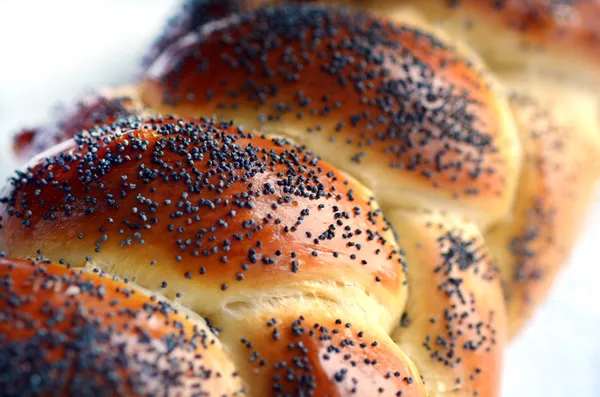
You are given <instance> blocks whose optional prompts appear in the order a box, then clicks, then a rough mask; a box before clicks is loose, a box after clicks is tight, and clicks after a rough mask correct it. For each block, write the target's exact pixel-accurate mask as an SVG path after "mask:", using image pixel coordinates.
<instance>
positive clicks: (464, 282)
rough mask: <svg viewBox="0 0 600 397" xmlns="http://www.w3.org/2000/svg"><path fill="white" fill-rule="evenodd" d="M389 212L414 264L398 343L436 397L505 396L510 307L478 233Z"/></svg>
mask: <svg viewBox="0 0 600 397" xmlns="http://www.w3.org/2000/svg"><path fill="white" fill-rule="evenodd" d="M388 213H389V217H390V220H391V221H392V222H393V224H394V225H395V226H397V227H398V236H399V239H400V241H402V248H403V250H404V251H405V253H406V258H407V261H408V263H409V264H410V265H411V267H410V269H409V272H408V273H407V281H408V287H409V291H410V293H409V297H408V302H407V304H406V309H405V311H404V313H403V315H402V318H401V321H400V324H399V326H398V327H397V328H396V330H395V331H394V332H393V333H392V338H393V339H394V340H395V341H396V343H398V345H399V346H400V347H401V349H402V350H403V351H404V352H406V354H407V355H408V356H409V357H411V358H412V359H413V360H414V362H415V364H416V365H417V367H418V368H419V370H420V371H421V374H422V376H423V378H424V381H425V387H426V389H427V391H428V392H429V393H430V395H436V393H441V394H442V395H444V396H446V395H447V396H490V397H492V396H499V395H500V383H499V382H500V377H499V376H498V374H499V373H501V371H502V361H503V356H504V354H503V351H504V345H505V343H506V317H505V312H504V301H503V296H502V289H501V283H500V280H501V279H500V273H499V271H498V268H497V266H496V265H495V262H494V260H493V258H492V256H491V255H490V254H489V253H488V249H487V247H486V244H485V241H484V239H483V237H482V236H481V234H480V233H479V231H478V229H477V227H476V226H475V225H473V224H469V223H467V222H464V221H461V220H459V219H456V218H453V217H449V216H444V215H440V214H426V213H421V214H419V213H414V212H407V211H389V212H388ZM420 285H428V286H429V287H428V288H419V287H417V286H420Z"/></svg>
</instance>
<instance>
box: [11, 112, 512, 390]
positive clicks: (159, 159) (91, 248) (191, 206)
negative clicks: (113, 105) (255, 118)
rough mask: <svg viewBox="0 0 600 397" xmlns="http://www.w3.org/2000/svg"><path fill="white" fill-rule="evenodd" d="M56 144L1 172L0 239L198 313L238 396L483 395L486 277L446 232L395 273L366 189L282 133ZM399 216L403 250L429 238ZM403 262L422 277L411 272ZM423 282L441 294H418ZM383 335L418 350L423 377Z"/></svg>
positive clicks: (475, 253) (167, 127)
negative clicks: (216, 338)
mask: <svg viewBox="0 0 600 397" xmlns="http://www.w3.org/2000/svg"><path fill="white" fill-rule="evenodd" d="M61 149H62V150H58V148H54V149H52V151H48V152H45V153H44V154H43V155H42V156H40V157H39V159H38V160H35V161H34V162H32V163H31V164H30V165H29V166H28V167H27V171H25V172H23V173H19V174H18V175H17V177H15V178H13V180H12V186H11V187H10V188H9V190H8V192H7V194H6V195H5V198H4V199H2V202H3V209H2V212H1V214H2V223H1V228H0V246H2V247H3V248H4V249H5V250H6V252H7V253H8V254H9V255H12V256H16V257H25V256H28V255H43V256H44V257H47V258H49V259H51V260H54V261H56V262H60V263H65V264H68V265H70V266H72V267H88V268H100V269H102V271H105V272H107V273H110V274H114V275H117V276H120V277H122V278H125V279H128V280H130V281H133V282H135V283H136V284H138V285H140V286H142V287H144V288H146V289H148V290H151V291H154V292H156V293H160V294H163V295H165V296H166V297H168V298H171V299H174V300H176V301H177V302H178V303H179V304H181V305H183V306H185V307H187V308H188V309H190V310H193V311H194V312H196V313H198V314H200V315H201V316H203V317H208V319H209V320H210V323H211V324H212V326H213V327H215V328H218V329H219V332H220V335H221V336H222V337H221V339H222V341H223V342H224V343H225V344H226V346H227V350H228V351H230V352H231V353H232V360H233V362H234V363H235V364H236V368H237V369H238V371H239V374H240V376H241V378H242V379H243V380H244V381H245V382H246V383H247V384H248V387H249V390H250V394H251V395H265V394H269V391H270V390H272V391H273V395H279V394H278V393H279V392H281V393H284V392H287V393H290V394H292V395H306V394H307V393H309V391H312V392H313V393H314V394H315V395H328V394H332V395H336V393H337V394H340V395H348V394H352V390H356V391H357V393H358V395H365V396H368V395H379V394H381V395H403V396H407V395H408V396H413V395H414V396H425V395H426V394H425V393H426V391H427V393H428V395H436V394H437V393H438V392H442V391H445V390H455V391H456V393H454V394H451V395H463V394H464V393H469V394H472V393H476V392H478V390H480V389H481V390H485V391H486V393H487V391H488V390H489V391H490V393H489V394H488V395H491V396H493V395H496V394H497V393H498V388H497V384H498V377H499V376H500V369H499V365H500V363H501V358H502V352H503V347H504V343H505V333H506V331H505V328H506V320H505V316H504V302H503V300H502V295H501V290H500V282H499V279H498V278H497V277H494V271H493V269H491V268H490V269H488V265H489V264H488V263H486V259H485V258H486V254H485V247H484V246H483V245H482V246H479V244H478V243H474V245H473V246H471V243H470V242H471V239H472V238H473V237H471V236H472V234H473V232H472V231H471V232H469V228H468V227H466V226H463V224H462V222H460V221H456V222H455V223H454V225H453V228H452V233H453V236H452V241H449V242H442V243H441V244H440V246H439V247H437V249H436V250H435V252H436V253H437V254H435V255H432V256H426V257H419V256H418V255H415V256H414V258H413V259H412V260H413V261H414V262H413V264H412V265H411V264H410V263H408V262H406V261H405V259H404V252H403V248H402V246H400V247H399V246H398V245H397V243H396V239H395V236H394V234H393V232H392V229H391V228H390V226H389V225H388V222H387V221H386V219H385V218H384V217H383V214H382V213H381V211H380V210H379V208H378V206H377V202H376V201H375V198H374V197H373V196H372V194H371V192H370V191H369V190H368V189H367V188H366V187H364V186H363V185H361V184H360V183H359V182H358V181H355V180H354V179H352V178H351V177H349V176H347V175H345V174H344V173H343V172H342V171H340V170H339V169H337V168H335V167H333V166H331V165H328V164H327V163H325V162H323V161H322V160H319V159H318V158H317V157H315V156H314V155H313V154H311V153H310V152H306V151H304V150H303V149H301V148H299V147H296V146H294V145H291V144H290V143H287V142H286V141H284V140H281V139H277V138H272V139H267V138H262V137H260V136H256V135H253V134H251V133H244V132H243V131H242V130H241V129H239V128H237V127H234V126H232V125H230V124H227V123H225V124H219V125H217V124H214V123H213V122H211V121H209V120H197V121H195V122H192V121H186V120H184V119H177V118H173V117H166V118H164V119H158V118H156V119H138V120H135V119H129V120H120V121H118V122H116V123H114V124H112V125H111V126H110V127H108V128H107V127H94V128H92V129H91V130H90V131H89V132H85V133H84V134H82V135H78V136H77V137H76V138H75V139H74V140H73V141H72V142H71V143H70V144H65V145H62V147H61ZM411 214H412V213H411ZM415 216H416V215H415ZM426 218H427V217H426V216H425V215H423V219H426ZM397 219H398V222H397V223H396V224H395V225H394V226H395V228H396V230H398V231H402V230H403V229H404V228H405V227H406V231H404V232H400V233H406V234H407V235H410V236H411V238H412V240H411V241H420V240H421V239H422V240H423V241H430V240H431V239H435V238H437V235H433V233H429V234H428V233H427V232H424V231H421V230H420V229H419V227H417V226H415V225H413V223H411V222H409V221H405V220H404V219H403V218H401V217H398V218H397ZM419 219H421V218H419ZM463 227H464V230H465V235H464V236H463V235H462V234H461V233H462V229H463ZM472 228H473V227H471V229H472ZM436 232H437V231H436ZM467 239H468V240H467ZM73 242H77V244H74V243H73ZM457 250H458V251H457ZM420 260H424V261H430V260H433V261H435V262H436V265H435V266H434V263H433V262H431V263H428V264H425V263H420V262H419V261H420ZM410 266H414V267H415V269H417V268H419V267H423V269H431V270H432V271H430V272H429V271H423V272H422V271H419V270H415V271H414V272H415V276H416V277H414V278H410V277H411V276H410V275H411V270H410V269H409V267H410ZM437 266H439V267H442V268H443V271H442V272H441V273H439V274H437V275H436V272H434V271H433V268H434V267H437ZM479 274H481V277H480V276H479ZM488 274H489V276H488ZM407 275H409V278H408V279H407ZM463 278H464V282H461V281H462V280H463ZM444 280H446V281H444ZM479 284H481V285H479ZM438 285H439V288H442V292H441V293H439V294H430V293H428V292H427V291H431V290H432V289H435V288H438ZM484 285H485V287H484ZM446 288H447V289H446ZM411 291H414V292H411ZM407 295H408V296H412V298H411V299H416V300H419V301H421V302H420V303H419V306H418V307H419V308H420V310H418V311H417V312H413V311H412V310H413V308H410V309H409V308H408V307H407V306H406V297H407ZM453 296H455V297H456V296H461V297H462V296H464V297H465V298H466V300H465V301H462V300H461V299H458V300H457V299H455V298H453ZM430 299H432V300H434V301H435V302H427V301H428V300H430ZM404 312H406V313H409V314H408V315H409V316H411V317H412V316H414V317H417V316H423V318H425V319H427V322H428V323H426V324H424V323H422V322H420V321H418V320H417V319H416V318H415V324H419V325H418V327H415V328H413V327H412V325H411V324H407V323H406V315H405V316H402V313H404ZM444 316H450V317H452V316H455V317H454V318H452V319H449V318H447V319H446V320H444ZM271 319H274V320H271ZM436 319H437V321H436ZM482 319H484V320H485V324H484V325H478V324H479V322H480V321H481V320H482ZM445 321H451V322H452V324H453V326H454V327H453V329H452V330H444V329H443V328H440V325H438V324H445ZM315 324H318V325H316V326H315ZM399 324H402V329H399ZM311 329H312V332H311V331H310V330H311ZM392 332H393V334H394V336H395V337H398V338H400V340H402V338H403V337H404V335H405V334H406V335H407V338H408V340H411V341H412V340H414V341H415V343H417V345H415V346H413V347H412V348H413V352H414V354H415V357H418V358H419V360H421V361H422V362H425V363H427V364H426V365H424V366H423V370H421V368H420V367H419V366H415V365H414V364H413V363H412V361H411V359H409V358H408V356H406V355H405V353H403V351H402V350H401V349H400V348H399V347H398V346H396V345H395V344H394V343H393V341H392V339H391V338H390V336H389V334H390V333H392ZM430 335H435V337H438V338H445V339H447V340H448V344H449V345H448V346H447V349H448V351H446V350H444V351H438V353H437V355H436V356H434V357H431V358H430V357H429V354H430V352H429V351H428V350H426V349H425V348H424V347H423V346H421V344H422V343H424V342H426V341H427V340H429V339H428V338H429V337H430ZM280 338H281V339H280ZM416 341H418V342H416ZM403 343H405V342H403ZM432 343H437V342H432ZM454 343H461V344H462V343H464V344H465V346H464V347H463V346H462V345H461V346H457V347H456V348H454V347H450V345H453V344H454ZM290 344H291V346H294V344H295V346H296V347H294V348H290V349H291V350H292V351H287V353H285V352H282V349H283V350H284V351H285V346H290ZM323 344H325V345H323ZM365 349H366V350H365ZM305 350H306V352H305ZM300 352H303V354H304V355H306V358H302V359H300V358H299V357H298V354H300ZM325 352H327V353H325ZM303 357H304V356H303ZM263 360H264V361H263ZM298 360H300V361H298ZM444 360H448V361H444ZM453 360H458V361H457V362H456V363H455V362H451V361H453ZM307 362H308V363H307ZM309 364H310V365H309ZM287 368H290V369H287ZM289 371H292V374H291V375H290V374H289ZM471 371H477V373H478V375H477V376H475V375H473V374H472V373H471ZM396 373H398V375H396ZM421 377H422V379H423V381H422V380H421ZM457 385H458V386H457ZM400 392H401V393H402V394H397V393H400Z"/></svg>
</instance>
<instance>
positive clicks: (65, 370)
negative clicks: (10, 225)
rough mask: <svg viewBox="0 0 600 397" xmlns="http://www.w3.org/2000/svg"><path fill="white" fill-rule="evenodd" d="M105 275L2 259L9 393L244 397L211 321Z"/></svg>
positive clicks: (4, 386)
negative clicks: (186, 312) (210, 327)
mask: <svg viewBox="0 0 600 397" xmlns="http://www.w3.org/2000/svg"><path fill="white" fill-rule="evenodd" d="M180 310H181V309H177V308H174V307H173V306H171V305H170V304H168V303H166V302H163V301H158V300H156V299H155V298H151V297H149V296H146V295H145V294H144V293H143V292H141V291H139V290H137V289H136V288H133V287H131V286H129V285H128V284H125V283H122V282H119V281H114V280H111V279H110V278H108V277H106V276H103V275H101V274H95V273H90V272H88V273H84V272H81V271H80V270H79V269H78V270H74V269H68V268H67V267H65V266H61V265H55V264H50V263H45V262H39V261H27V260H17V259H14V260H12V259H8V258H0V356H1V357H2V363H1V364H0V367H1V368H2V376H0V390H1V391H2V395H3V396H7V397H12V396H15V397H16V396H117V395H119V396H156V395H161V396H176V395H178V396H182V395H186V396H191V395H205V396H208V395H219V396H241V395H245V393H244V387H243V385H242V381H241V379H240V377H239V376H237V374H236V371H235V368H234V366H233V364H232V363H231V361H230V360H229V358H228V357H227V355H226V353H225V351H224V350H223V347H222V345H221V343H220V342H219V340H218V339H217V337H216V336H215V335H214V334H213V333H212V331H211V330H210V329H209V327H208V326H207V324H206V322H205V321H204V320H203V319H202V318H199V317H197V316H195V315H191V316H187V315H185V314H184V313H182V312H181V311H180Z"/></svg>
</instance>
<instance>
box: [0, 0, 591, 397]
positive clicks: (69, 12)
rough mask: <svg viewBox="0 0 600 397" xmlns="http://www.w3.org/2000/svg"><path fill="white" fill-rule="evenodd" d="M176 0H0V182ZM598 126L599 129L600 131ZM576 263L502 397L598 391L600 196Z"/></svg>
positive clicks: (522, 350)
mask: <svg viewBox="0 0 600 397" xmlns="http://www.w3.org/2000/svg"><path fill="white" fill-rule="evenodd" d="M175 3H176V1H175V0H164V1H157V0H120V1H116V0H94V1H92V0H88V1H85V0H79V1H51V0H42V1H21V0H0V178H1V180H0V182H2V181H4V180H5V178H6V176H7V175H8V174H9V173H10V172H11V169H12V166H11V164H12V162H11V159H10V155H9V146H8V145H9V142H10V135H11V134H12V133H13V132H14V131H16V130H17V129H18V128H20V127H22V126H32V125H36V124H37V123H39V122H41V121H43V120H44V119H45V118H46V117H47V115H48V114H49V112H50V110H51V108H52V106H53V105H55V104H56V102H57V101H62V102H68V101H69V100H73V99H74V98H75V97H77V96H78V95H80V94H81V93H82V92H83V91H84V89H89V88H94V87H101V86H104V85H117V84H122V83H127V82H129V81H131V80H132V79H133V78H134V76H135V74H136V72H137V70H138V69H137V68H138V63H139V58H140V56H141V54H143V53H144V51H145V50H146V48H147V47H148V45H149V43H150V41H151V40H152V38H154V37H155V36H156V34H157V32H158V31H160V28H161V27H162V24H163V23H164V21H165V18H166V16H167V15H170V12H171V11H172V9H173V6H174V4H175ZM599 133H600V132H599ZM596 201H597V203H598V205H596V207H597V208H596V210H595V212H594V213H593V214H592V215H591V216H590V217H589V219H588V223H587V228H586V231H585V232H584V234H583V238H582V239H581V241H580V243H579V245H578V247H577V249H576V250H575V253H574V254H573V257H572V261H571V263H570V264H569V265H568V267H567V268H566V270H565V271H564V272H563V274H562V277H561V278H560V279H559V281H558V282H557V284H556V285H555V287H554V289H553V290H552V292H551V294H550V296H549V298H548V301H547V303H546V304H545V305H544V306H543V307H542V308H541V309H540V310H539V312H538V314H537V315H536V316H535V318H534V319H533V322H532V323H531V325H530V326H529V328H528V329H527V330H526V331H525V332H524V333H523V334H522V335H521V336H520V337H519V338H518V339H517V340H516V341H515V342H514V343H513V344H512V346H511V347H510V348H509V350H508V352H507V356H506V365H505V371H504V381H503V383H504V384H503V396H505V397H513V396H534V397H535V396H544V397H551V396H557V397H558V396H561V397H564V396H578V397H598V396H600V284H599V279H600V261H599V260H598V255H597V251H596V247H597V246H598V245H599V244H600V196H599V199H598V200H596Z"/></svg>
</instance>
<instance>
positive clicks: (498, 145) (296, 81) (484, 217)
mask: <svg viewBox="0 0 600 397" xmlns="http://www.w3.org/2000/svg"><path fill="white" fill-rule="evenodd" d="M477 69H478V68H476V67H474V65H473V64H471V63H470V62H469V61H468V60H467V59H466V58H465V57H463V56H462V55H461V54H459V53H458V52H457V51H456V50H455V49H454V48H453V46H452V44H450V43H448V42H446V41H444V40H440V39H439V37H438V36H436V35H434V34H432V33H430V32H429V31H427V30H425V29H423V28H422V27H420V26H418V25H411V24H410V23H403V24H398V25H394V24H391V23H389V22H385V21H381V20H379V19H374V18H372V17H371V16H369V15H367V14H362V13H358V12H354V11H349V10H345V9H340V8H328V7H322V6H310V7H309V6H284V7H278V8H267V9H262V10H257V11H255V12H252V13H248V14H243V15H241V16H239V17H232V18H229V19H228V20H226V21H219V22H216V23H214V24H211V25H207V26H206V27H205V28H204V29H202V30H201V31H200V33H198V34H190V35H188V36H186V37H185V38H183V39H181V40H180V41H178V42H177V43H175V44H174V45H172V46H171V47H170V48H168V49H167V50H166V51H165V53H163V55H162V56H161V57H160V58H158V60H157V61H156V62H155V64H154V65H153V66H152V67H151V68H150V69H149V72H148V74H147V78H146V80H145V81H143V82H142V85H141V93H140V96H141V98H142V100H143V101H144V102H145V103H146V104H147V105H148V106H150V107H151V108H153V109H157V110H159V111H161V112H164V113H167V112H173V113H178V114H183V115H198V114H204V115H210V114H217V115H219V116H221V117H223V118H225V119H234V120H236V122H238V123H240V124H242V125H244V126H246V127H250V128H259V129H260V130H261V131H263V132H265V133H274V134H283V135H286V136H289V137H293V139H295V140H297V141H299V142H301V143H303V144H306V145H307V146H308V147H309V148H311V149H313V150H317V148H318V150H319V154H320V155H322V156H323V157H324V158H325V159H326V160H327V161H329V162H331V163H332V164H334V165H336V166H338V167H340V168H342V169H344V170H345V171H347V172H350V173H352V174H353V175H355V176H357V177H358V178H359V179H360V180H362V181H364V182H365V183H366V184H367V185H368V186H369V187H371V188H372V189H373V190H374V191H375V193H376V194H377V195H378V198H379V199H380V200H382V202H386V201H394V202H398V201H403V204H404V205H406V206H409V207H414V206H428V207H430V208H439V207H443V208H446V209H453V210H458V211H460V212H462V213H464V214H465V216H470V217H475V218H476V219H477V221H479V222H481V223H482V224H487V223H489V222H491V221H493V220H494V219H498V218H501V217H502V216H503V215H504V214H505V212H506V211H507V210H508V208H509V206H510V204H511V197H512V195H513V193H514V188H515V185H514V181H515V180H516V178H515V176H516V175H517V172H518V142H517V135H516V132H515V131H514V130H513V127H514V126H513V124H512V120H511V118H510V116H509V114H508V106H507V105H506V103H505V102H504V101H503V100H502V99H501V98H499V96H498V95H497V93H496V92H495V90H494V89H493V88H492V87H491V86H490V84H491V81H490V80H489V79H487V78H486V77H484V76H482V75H481V74H480V73H479V71H478V70H477Z"/></svg>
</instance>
